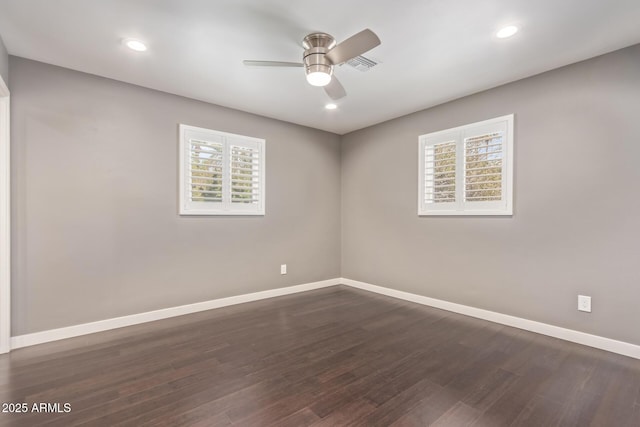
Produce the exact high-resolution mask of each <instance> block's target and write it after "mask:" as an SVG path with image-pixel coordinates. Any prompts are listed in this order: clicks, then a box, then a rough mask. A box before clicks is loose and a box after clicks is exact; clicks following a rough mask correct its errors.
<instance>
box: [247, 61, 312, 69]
mask: <svg viewBox="0 0 640 427" xmlns="http://www.w3.org/2000/svg"><path fill="white" fill-rule="evenodd" d="M242 63H243V64H244V65H245V66H247V67H304V65H303V64H302V63H300V62H283V61H247V60H245V61H242Z"/></svg>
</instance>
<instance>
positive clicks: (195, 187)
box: [188, 139, 224, 203]
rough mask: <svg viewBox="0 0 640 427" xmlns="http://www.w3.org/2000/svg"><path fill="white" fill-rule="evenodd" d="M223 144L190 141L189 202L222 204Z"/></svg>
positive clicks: (196, 140)
mask: <svg viewBox="0 0 640 427" xmlns="http://www.w3.org/2000/svg"><path fill="white" fill-rule="evenodd" d="M223 148H224V146H223V144H222V143H219V142H213V141H210V142H209V141H201V140H198V139H190V140H189V154H190V156H189V165H188V182H189V184H188V185H189V200H191V201H192V202H207V203H222V167H223Z"/></svg>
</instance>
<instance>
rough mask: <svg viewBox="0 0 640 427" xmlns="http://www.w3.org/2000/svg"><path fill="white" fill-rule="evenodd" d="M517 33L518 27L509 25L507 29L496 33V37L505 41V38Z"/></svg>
mask: <svg viewBox="0 0 640 427" xmlns="http://www.w3.org/2000/svg"><path fill="white" fill-rule="evenodd" d="M517 32H518V27H516V26H515V25H509V26H508V27H504V28H502V29H501V30H499V31H498V32H497V33H496V37H497V38H499V39H506V38H507V37H511V36H512V35H514V34H515V33H517Z"/></svg>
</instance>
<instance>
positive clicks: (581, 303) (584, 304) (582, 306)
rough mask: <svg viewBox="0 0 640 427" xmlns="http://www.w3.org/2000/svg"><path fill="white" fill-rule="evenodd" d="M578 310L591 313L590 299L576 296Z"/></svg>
mask: <svg viewBox="0 0 640 427" xmlns="http://www.w3.org/2000/svg"><path fill="white" fill-rule="evenodd" d="M578 310H579V311H586V312H587V313H591V297H588V296H585V295H578Z"/></svg>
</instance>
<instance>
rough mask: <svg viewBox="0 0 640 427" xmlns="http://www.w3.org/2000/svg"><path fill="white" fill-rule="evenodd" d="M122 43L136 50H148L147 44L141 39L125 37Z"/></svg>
mask: <svg viewBox="0 0 640 427" xmlns="http://www.w3.org/2000/svg"><path fill="white" fill-rule="evenodd" d="M122 43H124V45H125V46H126V47H128V48H129V49H131V50H135V51H136V52H144V51H145V50H147V45H146V44H144V43H143V42H141V41H140V40H135V39H124V40H123V41H122Z"/></svg>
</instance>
